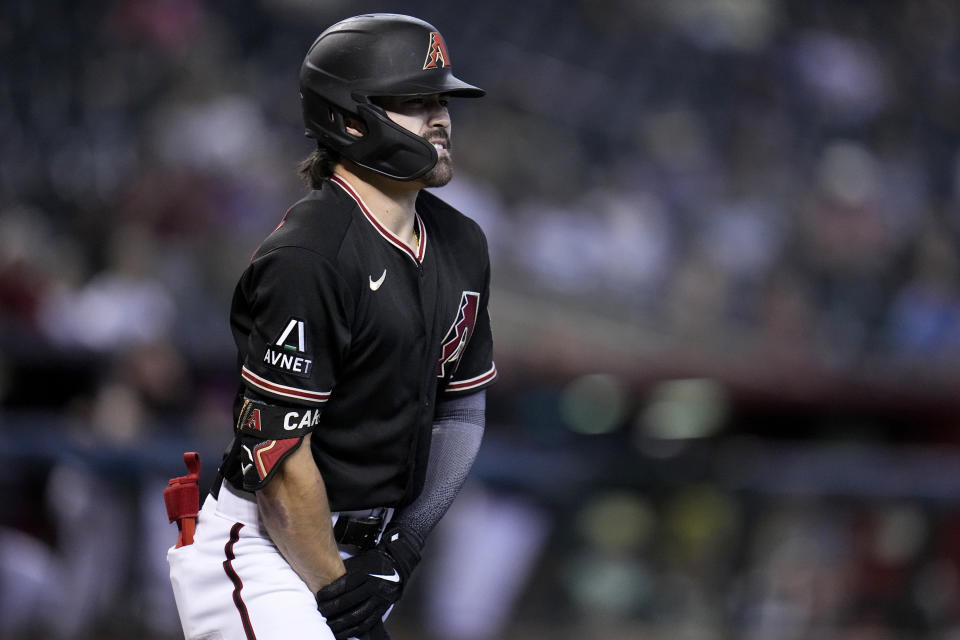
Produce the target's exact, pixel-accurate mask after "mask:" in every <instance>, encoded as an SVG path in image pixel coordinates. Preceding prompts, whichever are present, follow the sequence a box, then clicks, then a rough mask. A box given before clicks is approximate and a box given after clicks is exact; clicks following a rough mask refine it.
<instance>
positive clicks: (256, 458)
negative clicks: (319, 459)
mask: <svg viewBox="0 0 960 640" xmlns="http://www.w3.org/2000/svg"><path fill="white" fill-rule="evenodd" d="M319 421H320V409H309V408H306V407H278V406H276V405H272V404H268V403H266V402H261V401H259V400H252V399H250V398H244V400H243V407H242V408H241V410H240V418H239V419H238V420H237V427H236V431H237V433H236V436H237V440H238V441H239V444H240V471H241V473H242V474H243V488H244V489H245V490H247V491H256V490H258V489H261V488H263V486H264V485H266V484H267V483H268V482H270V479H271V478H272V477H273V476H274V475H275V472H276V470H277V469H278V468H279V467H280V463H281V462H283V461H284V460H286V458H287V456H289V455H290V454H291V453H293V452H294V451H296V450H297V447H299V446H300V443H301V442H303V438H304V436H306V435H307V434H308V433H310V432H311V431H312V430H313V428H314V427H315V426H316V425H317V424H318V423H319Z"/></svg>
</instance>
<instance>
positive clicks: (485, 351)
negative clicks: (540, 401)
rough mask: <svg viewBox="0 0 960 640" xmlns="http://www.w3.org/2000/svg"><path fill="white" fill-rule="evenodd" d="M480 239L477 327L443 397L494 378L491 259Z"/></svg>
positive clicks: (476, 388)
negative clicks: (481, 277)
mask: <svg viewBox="0 0 960 640" xmlns="http://www.w3.org/2000/svg"><path fill="white" fill-rule="evenodd" d="M481 238H482V239H483V260H484V265H485V267H484V280H483V289H482V291H481V292H480V297H479V301H478V307H477V315H476V323H475V324H474V328H473V335H471V336H470V337H469V341H468V342H467V345H466V348H465V349H464V352H463V354H462V355H461V356H460V362H459V364H458V366H457V368H456V371H455V372H454V374H453V375H452V376H451V378H450V380H449V381H448V382H447V384H446V387H444V393H445V394H453V395H456V394H464V395H465V394H468V393H474V392H476V391H479V390H480V389H485V388H486V387H488V386H490V385H491V384H492V383H493V381H494V380H495V379H496V377H497V366H496V364H494V362H493V333H492V330H491V328H490V314H489V313H488V312H487V304H488V302H489V300H490V258H489V255H488V253H487V242H486V238H485V237H483V235H482V233H481Z"/></svg>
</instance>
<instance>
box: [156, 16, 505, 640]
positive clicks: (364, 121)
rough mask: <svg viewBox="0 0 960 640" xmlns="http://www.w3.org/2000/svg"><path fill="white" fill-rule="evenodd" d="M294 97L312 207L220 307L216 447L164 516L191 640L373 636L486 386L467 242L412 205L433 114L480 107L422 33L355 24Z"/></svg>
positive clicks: (443, 139)
mask: <svg viewBox="0 0 960 640" xmlns="http://www.w3.org/2000/svg"><path fill="white" fill-rule="evenodd" d="M300 93H301V102H302V108H303V116H304V121H305V123H306V131H307V135H308V136H309V137H311V138H314V139H315V140H316V142H317V150H316V151H315V152H314V153H313V155H311V157H310V158H308V159H307V160H306V161H304V163H303V165H302V166H301V174H302V175H303V176H304V177H305V178H306V179H307V180H308V181H309V183H310V186H311V188H312V191H311V192H310V193H309V195H307V196H306V197H305V198H304V199H302V200H300V201H299V202H297V203H296V204H294V205H293V206H292V207H291V208H290V209H289V210H288V211H287V212H286V214H285V215H284V217H283V220H282V221H281V222H280V224H279V226H278V227H277V228H276V229H275V230H274V231H273V233H272V234H271V235H270V236H269V237H268V238H267V239H266V240H265V241H264V242H263V244H262V246H260V248H259V249H258V250H257V251H256V253H255V254H254V256H253V258H252V260H251V262H250V264H249V266H248V267H247V269H246V270H245V271H244V273H243V275H242V276H241V278H240V281H239V283H238V284H237V287H236V291H235V293H234V298H233V304H232V310H231V316H230V320H231V327H232V331H233V335H234V339H235V341H236V344H237V349H238V351H239V358H238V368H239V377H240V384H239V391H238V394H237V398H236V403H235V407H234V417H235V420H236V423H235V429H234V437H233V441H232V444H231V446H230V447H229V450H228V452H227V453H226V454H225V456H224V459H223V462H222V464H221V466H220V469H219V473H218V477H217V479H216V482H215V483H214V486H213V488H212V490H211V492H210V494H209V495H208V496H206V499H205V501H204V503H203V506H202V508H201V509H199V514H198V515H196V517H195V518H194V517H193V516H194V514H195V513H196V507H194V510H191V509H190V508H187V507H183V506H182V505H181V506H179V507H178V506H176V504H175V505H174V507H172V508H171V507H170V504H171V503H168V508H171V519H176V520H177V521H178V522H180V523H181V524H182V525H184V529H183V530H182V531H181V539H180V541H179V542H178V545H177V547H175V548H172V549H171V550H170V551H169V554H168V560H169V562H170V572H171V581H172V583H173V588H174V593H175V596H176V601H177V607H178V610H179V614H180V619H181V623H182V625H183V630H184V634H185V636H186V638H187V639H188V640H194V639H196V640H199V639H201V638H202V639H207V638H217V639H218V640H253V639H254V638H257V639H258V640H273V639H276V640H294V639H296V638H309V639H310V640H322V639H328V640H332V639H333V638H337V639H338V640H343V639H344V638H354V637H356V638H366V637H370V638H374V637H377V638H383V637H387V635H386V631H385V630H384V628H383V625H382V620H384V619H385V618H386V616H387V614H388V613H389V611H390V609H391V608H392V607H393V605H394V604H395V603H396V602H397V600H398V599H399V598H400V596H401V594H402V593H403V590H404V587H405V586H406V585H407V583H408V581H409V579H410V575H411V572H412V571H413V570H414V568H415V567H416V565H417V562H418V561H419V559H420V555H421V552H422V550H423V547H424V543H425V541H426V540H427V538H428V535H429V534H430V531H431V529H433V527H434V525H435V524H436V523H437V521H438V520H439V519H440V518H441V517H442V515H443V514H444V513H445V511H446V510H447V507H448V506H449V505H450V503H451V502H452V500H453V499H454V497H455V495H456V493H457V491H458V490H459V488H460V486H461V484H462V483H463V481H464V478H465V476H466V475H467V472H468V471H469V469H470V467H471V465H472V464H473V460H474V458H475V456H476V452H477V450H478V448H479V445H480V439H481V435H482V432H483V427H484V406H485V398H484V394H485V392H484V389H485V388H486V387H487V386H488V385H489V384H490V383H491V382H492V381H493V380H494V378H495V377H496V375H497V371H496V367H495V366H494V363H493V359H492V338H491V333H490V322H489V318H488V314H487V300H488V297H489V282H490V268H489V259H488V254H487V245H486V240H485V238H484V235H483V233H482V231H481V230H480V228H479V227H478V226H477V224H476V223H474V222H473V221H472V220H470V219H469V218H467V217H465V216H464V215H462V214H461V213H459V212H458V211H456V210H454V209H453V208H452V207H450V206H449V205H447V204H446V203H444V202H443V201H442V200H440V199H439V198H437V197H436V196H434V195H432V194H431V193H429V192H427V191H424V190H423V189H424V188H425V187H438V186H442V185H444V184H446V183H447V182H448V181H449V180H450V178H451V176H452V155H451V154H452V151H451V138H450V130H451V122H450V114H449V112H448V109H447V102H448V100H449V99H450V98H451V97H466V98H471V97H480V96H482V95H483V94H484V92H483V91H482V90H481V89H479V88H477V87H475V86H472V85H470V84H467V83H465V82H463V81H461V80H460V79H458V78H457V77H455V76H454V75H453V73H452V71H451V59H450V53H449V51H448V49H447V45H446V43H445V42H444V39H443V37H442V36H441V35H440V33H439V32H438V31H437V29H435V28H434V27H433V26H431V25H430V24H428V23H426V22H424V21H422V20H419V19H416V18H412V17H408V16H401V15H394V14H374V15H363V16H356V17H353V18H349V19H346V20H343V21H341V22H339V23H337V24H335V25H333V26H332V27H330V28H329V29H327V30H326V31H324V32H323V33H322V34H320V36H319V37H318V38H317V40H316V41H315V42H314V43H313V45H312V46H311V47H310V49H309V51H308V53H307V56H306V59H305V60H304V62H303V64H302V67H301V70H300ZM192 464H193V465H194V468H192V469H191V470H192V471H193V472H196V471H198V469H197V468H196V464H197V463H196V461H193V463H192ZM190 477H193V478H195V477H196V473H193V474H192V476H188V477H185V478H180V479H175V480H172V481H171V487H172V489H176V490H177V491H179V490H180V489H182V488H184V487H186V486H187V485H189V484H190V482H192V480H189V478H190ZM175 485H176V486H175ZM173 503H177V500H174V501H173ZM186 524H189V527H187V526H186ZM194 526H195V530H194Z"/></svg>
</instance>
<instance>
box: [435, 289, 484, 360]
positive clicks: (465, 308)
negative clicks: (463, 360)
mask: <svg viewBox="0 0 960 640" xmlns="http://www.w3.org/2000/svg"><path fill="white" fill-rule="evenodd" d="M479 306H480V294H479V293H477V292H476V291H464V292H463V295H461V296H460V307H459V308H458V309H457V317H456V318H455V319H454V321H453V325H451V327H450V329H449V330H448V331H447V335H445V336H444V337H443V346H442V347H441V350H440V360H439V361H437V377H438V378H443V377H445V376H447V375H448V374H452V373H453V372H454V371H456V370H457V365H459V364H460V356H461V355H462V354H463V350H464V349H465V348H466V347H467V342H468V341H469V340H470V336H472V335H473V327H474V325H476V324H477V310H478V308H479Z"/></svg>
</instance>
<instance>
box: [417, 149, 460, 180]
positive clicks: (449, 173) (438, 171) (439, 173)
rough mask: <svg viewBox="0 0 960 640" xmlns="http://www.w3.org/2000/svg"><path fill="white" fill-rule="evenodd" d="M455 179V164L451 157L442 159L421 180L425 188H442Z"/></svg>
mask: <svg viewBox="0 0 960 640" xmlns="http://www.w3.org/2000/svg"><path fill="white" fill-rule="evenodd" d="M452 178H453V162H452V161H451V160H450V157H449V156H447V157H446V158H440V159H438V160H437V164H435V165H433V169H430V171H428V172H427V173H426V174H424V175H423V176H422V177H421V178H420V182H422V183H423V186H425V187H442V186H443V185H445V184H447V183H448V182H450V180H451V179H452Z"/></svg>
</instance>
